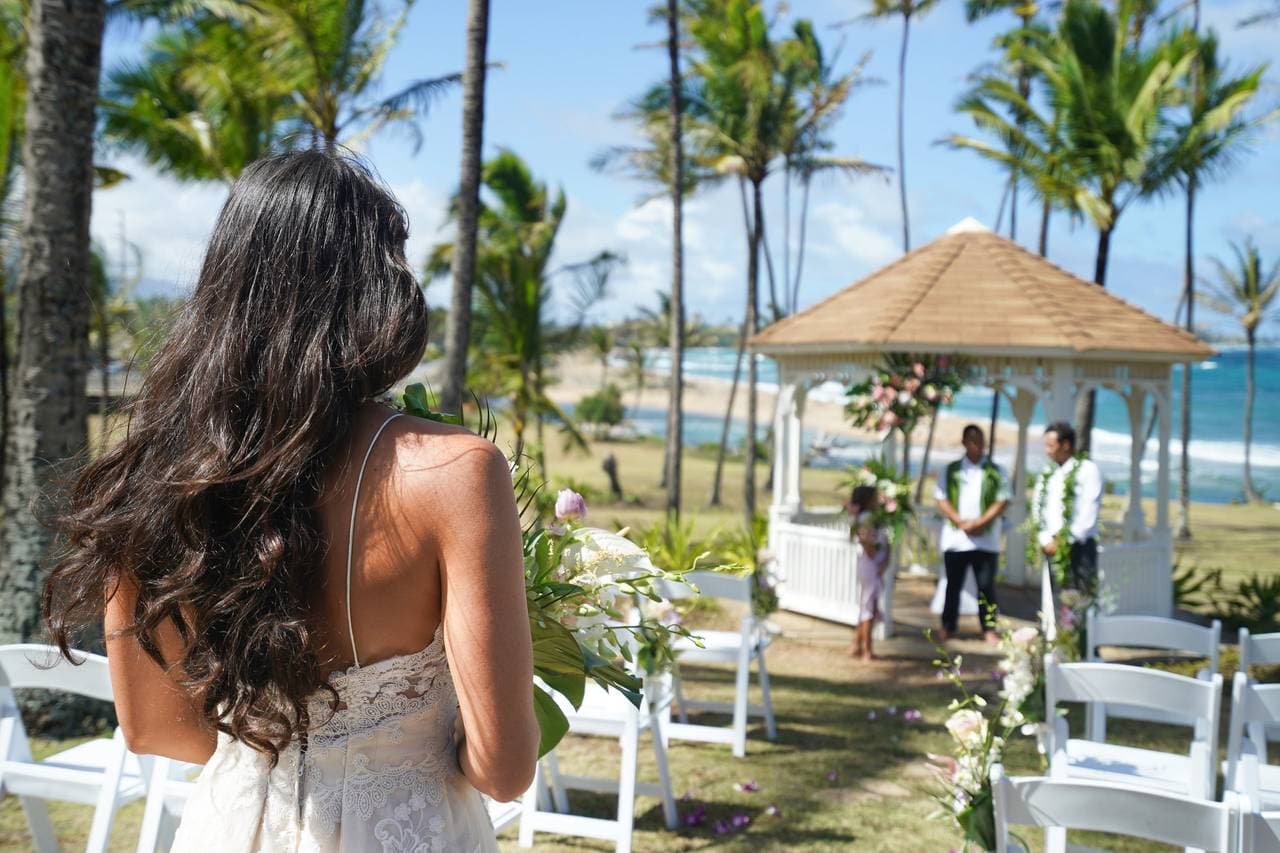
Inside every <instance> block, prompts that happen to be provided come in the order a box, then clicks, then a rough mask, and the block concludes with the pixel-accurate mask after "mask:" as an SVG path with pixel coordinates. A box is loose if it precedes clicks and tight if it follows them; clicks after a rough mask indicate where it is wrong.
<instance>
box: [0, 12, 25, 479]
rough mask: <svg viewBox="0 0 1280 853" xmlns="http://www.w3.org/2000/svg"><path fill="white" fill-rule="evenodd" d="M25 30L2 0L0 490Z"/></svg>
mask: <svg viewBox="0 0 1280 853" xmlns="http://www.w3.org/2000/svg"><path fill="white" fill-rule="evenodd" d="M25 51H26V34H25V31H24V28H23V4H22V2H20V0H0V491H3V488H4V474H5V457H6V455H7V453H6V448H7V442H6V437H7V436H8V432H9V316H8V313H9V312H8V307H9V306H8V302H9V265H10V260H11V257H10V249H11V248H12V245H13V241H14V237H15V236H16V230H17V223H18V221H19V218H20V217H19V216H18V211H17V209H16V208H17V203H16V196H17V194H16V192H15V191H14V190H15V186H16V184H17V175H18V171H19V168H20V166H21V152H22V135H23V129H22V113H23V110H24V109H25V108H26V89H27V84H26V74H25V71H24V67H23V66H24V64H25V62H26V57H25Z"/></svg>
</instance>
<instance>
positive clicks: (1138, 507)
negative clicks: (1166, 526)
mask: <svg viewBox="0 0 1280 853" xmlns="http://www.w3.org/2000/svg"><path fill="white" fill-rule="evenodd" d="M1125 402H1126V403H1128V405H1129V435H1130V437H1131V441H1130V444H1129V508H1128V510H1126V511H1125V514H1124V538H1125V541H1126V542H1134V541H1137V540H1139V539H1142V538H1144V537H1145V536H1146V532H1147V519H1146V517H1145V516H1144V515H1143V513H1142V455H1143V451H1144V450H1145V449H1146V447H1145V445H1146V440H1147V424H1146V409H1147V391H1146V389H1145V388H1142V387H1140V386H1138V385H1132V386H1130V388H1129V393H1128V394H1127V395H1125Z"/></svg>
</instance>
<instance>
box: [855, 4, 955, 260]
mask: <svg viewBox="0 0 1280 853" xmlns="http://www.w3.org/2000/svg"><path fill="white" fill-rule="evenodd" d="M936 5H938V0H871V10H870V11H869V12H867V14H866V15H865V17H866V18H869V19H873V20H883V19H885V18H891V17H894V16H901V18H902V46H901V47H900V48H899V51H898V193H899V195H900V196H901V198H902V251H904V252H909V251H911V221H910V218H909V217H908V214H907V155H906V147H905V146H906V142H905V137H906V130H905V123H906V95H907V44H908V42H909V40H910V38H911V19H912V18H919V17H921V16H923V15H925V14H926V13H928V12H929V10H930V9H932V8H933V7H934V6H936Z"/></svg>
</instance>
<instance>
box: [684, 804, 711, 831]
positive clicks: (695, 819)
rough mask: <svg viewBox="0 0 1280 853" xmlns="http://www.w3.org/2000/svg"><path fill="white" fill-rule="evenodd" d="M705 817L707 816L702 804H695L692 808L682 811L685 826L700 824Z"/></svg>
mask: <svg viewBox="0 0 1280 853" xmlns="http://www.w3.org/2000/svg"><path fill="white" fill-rule="evenodd" d="M706 817H707V810H706V809H705V808H703V807H702V806H695V807H694V808H692V809H690V810H689V811H687V812H685V813H684V818H683V819H684V825H685V826H701V825H702V822H703V821H704V820H706Z"/></svg>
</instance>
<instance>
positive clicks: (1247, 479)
mask: <svg viewBox="0 0 1280 853" xmlns="http://www.w3.org/2000/svg"><path fill="white" fill-rule="evenodd" d="M1246 337H1247V339H1248V341H1249V352H1248V354H1247V355H1246V356H1245V363H1244V499H1245V500H1247V501H1257V500H1261V499H1262V496H1261V495H1259V494H1258V490H1257V489H1255V488H1254V487H1253V469H1252V467H1251V464H1250V463H1251V459H1250V456H1251V454H1252V450H1253V394H1254V384H1253V363H1254V357H1255V356H1256V351H1257V347H1258V339H1257V332H1256V331H1255V330H1254V329H1252V328H1251V329H1248V330H1247V331H1246Z"/></svg>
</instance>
